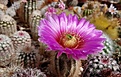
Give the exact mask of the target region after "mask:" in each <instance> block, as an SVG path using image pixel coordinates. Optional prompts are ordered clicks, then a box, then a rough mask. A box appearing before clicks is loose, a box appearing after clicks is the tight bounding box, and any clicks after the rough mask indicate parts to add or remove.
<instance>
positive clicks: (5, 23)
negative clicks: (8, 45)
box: [0, 15, 17, 36]
mask: <svg viewBox="0 0 121 77" xmlns="http://www.w3.org/2000/svg"><path fill="white" fill-rule="evenodd" d="M16 31H17V26H16V21H15V20H14V19H13V18H12V17H10V16H9V15H4V16H3V17H2V18H1V20H0V34H5V35H7V36H11V35H12V34H13V33H14V32H16Z"/></svg>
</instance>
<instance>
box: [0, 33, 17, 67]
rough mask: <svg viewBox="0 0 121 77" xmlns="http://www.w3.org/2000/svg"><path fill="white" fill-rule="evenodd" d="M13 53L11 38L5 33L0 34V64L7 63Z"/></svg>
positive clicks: (4, 64)
mask: <svg viewBox="0 0 121 77" xmlns="http://www.w3.org/2000/svg"><path fill="white" fill-rule="evenodd" d="M14 53H15V51H14V47H13V43H12V41H11V39H10V38H9V37H8V36H6V35H3V34H0V66H6V65H8V64H9V63H10V62H11V59H12V55H13V54H14Z"/></svg>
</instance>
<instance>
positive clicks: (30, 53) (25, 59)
mask: <svg viewBox="0 0 121 77" xmlns="http://www.w3.org/2000/svg"><path fill="white" fill-rule="evenodd" d="M16 58H17V59H16V63H17V65H19V64H20V65H21V66H23V67H24V68H28V67H30V68H34V67H37V64H38V62H37V61H38V55H37V50H35V49H34V48H32V47H28V46H26V47H24V48H23V47H22V48H20V49H18V53H17V55H16Z"/></svg>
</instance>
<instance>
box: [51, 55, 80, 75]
mask: <svg viewBox="0 0 121 77" xmlns="http://www.w3.org/2000/svg"><path fill="white" fill-rule="evenodd" d="M50 60H51V63H50V72H51V73H52V74H53V75H54V77H79V73H80V72H81V71H80V67H81V61H76V60H74V59H72V58H71V59H68V58H67V56H66V54H62V55H61V56H60V57H59V58H57V55H56V54H55V53H54V54H53V55H52V57H51V58H50Z"/></svg>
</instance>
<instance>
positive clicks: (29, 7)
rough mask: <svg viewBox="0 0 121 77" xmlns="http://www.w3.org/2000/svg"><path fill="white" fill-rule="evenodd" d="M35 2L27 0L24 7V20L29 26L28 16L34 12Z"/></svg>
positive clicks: (34, 0)
mask: <svg viewBox="0 0 121 77" xmlns="http://www.w3.org/2000/svg"><path fill="white" fill-rule="evenodd" d="M36 9H37V7H36V0H28V1H27V2H26V3H25V5H24V20H25V22H26V23H27V24H28V25H29V23H30V21H29V19H30V16H31V14H32V12H33V11H34V10H36Z"/></svg>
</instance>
